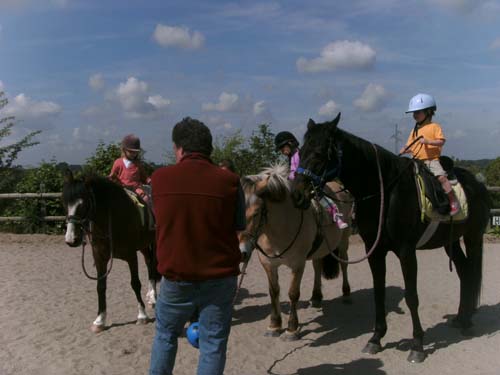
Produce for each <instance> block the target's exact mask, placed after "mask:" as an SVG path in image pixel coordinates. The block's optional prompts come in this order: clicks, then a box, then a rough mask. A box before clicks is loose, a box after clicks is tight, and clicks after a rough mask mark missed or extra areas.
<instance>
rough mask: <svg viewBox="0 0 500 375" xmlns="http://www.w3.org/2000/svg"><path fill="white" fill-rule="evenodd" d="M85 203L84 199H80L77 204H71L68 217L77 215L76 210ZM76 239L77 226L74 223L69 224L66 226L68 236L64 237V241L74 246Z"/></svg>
mask: <svg viewBox="0 0 500 375" xmlns="http://www.w3.org/2000/svg"><path fill="white" fill-rule="evenodd" d="M82 203H83V200H82V199H78V200H77V201H76V202H74V203H72V204H70V205H69V206H68V217H70V216H73V215H75V214H76V210H77V209H78V207H79V206H80V205H81V204H82ZM75 239H76V230H75V224H74V223H67V224H66V234H65V236H64V240H65V241H66V243H68V244H72V243H74V242H75Z"/></svg>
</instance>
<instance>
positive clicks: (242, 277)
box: [233, 253, 251, 306]
mask: <svg viewBox="0 0 500 375" xmlns="http://www.w3.org/2000/svg"><path fill="white" fill-rule="evenodd" d="M250 255H251V253H250ZM249 262H250V257H248V259H247V260H246V261H245V262H243V266H241V271H240V272H241V276H240V281H239V282H238V286H237V287H236V292H234V298H233V306H234V304H235V303H236V299H237V298H238V293H239V292H240V289H241V284H243V279H244V277H245V275H246V274H247V266H248V263H249Z"/></svg>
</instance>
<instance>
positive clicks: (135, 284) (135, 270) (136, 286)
mask: <svg viewBox="0 0 500 375" xmlns="http://www.w3.org/2000/svg"><path fill="white" fill-rule="evenodd" d="M127 263H128V267H129V269H130V285H131V286H132V289H133V290H134V293H135V297H136V298H137V302H138V303H139V304H138V306H137V307H138V309H139V312H138V314H137V324H145V323H147V321H148V316H147V315H146V306H145V305H144V302H143V300H142V296H141V280H140V279H139V266H138V263H137V253H136V252H135V251H134V253H133V255H132V256H131V257H130V258H129V259H128V260H127Z"/></svg>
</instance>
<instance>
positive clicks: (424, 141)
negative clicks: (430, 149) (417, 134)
mask: <svg viewBox="0 0 500 375" xmlns="http://www.w3.org/2000/svg"><path fill="white" fill-rule="evenodd" d="M420 143H422V144H423V145H428V144H429V141H428V140H427V139H425V138H424V137H422V138H420Z"/></svg>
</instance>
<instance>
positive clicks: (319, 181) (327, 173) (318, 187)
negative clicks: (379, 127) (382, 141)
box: [297, 137, 384, 264]
mask: <svg viewBox="0 0 500 375" xmlns="http://www.w3.org/2000/svg"><path fill="white" fill-rule="evenodd" d="M332 138H333V137H330V139H329V145H328V159H327V162H326V165H325V170H324V171H323V174H322V176H321V177H319V176H318V175H316V174H314V173H313V172H312V171H310V170H308V169H305V168H298V169H297V173H299V174H302V175H304V176H306V177H308V178H309V179H310V180H311V185H312V187H313V189H314V198H315V199H316V200H319V199H320V198H321V196H322V195H323V194H324V192H323V188H324V187H325V184H326V183H327V182H328V181H330V180H332V179H334V178H335V177H339V176H340V171H341V166H342V149H341V148H340V145H337V147H334V149H335V151H336V153H337V158H338V163H337V165H335V166H332V165H331V163H332V160H333V159H332V152H333V150H332V145H333V139H332ZM371 146H372V147H373V151H374V153H375V160H376V163H377V172H378V178H379V185H380V186H379V189H380V192H379V193H378V194H374V195H373V196H377V195H380V209H379V219H378V228H377V236H376V238H375V242H374V243H373V244H372V247H371V248H370V250H367V251H366V255H364V256H362V257H361V258H359V259H356V260H345V259H342V258H340V257H338V256H337V255H336V254H335V253H334V252H333V250H334V249H331V248H330V244H329V243H328V239H327V238H326V237H325V241H326V243H327V246H328V249H329V250H330V254H331V255H332V256H333V257H334V258H335V259H336V260H338V261H339V262H342V263H346V264H355V263H360V262H362V261H364V260H366V259H368V258H369V257H370V255H372V253H373V252H374V251H375V249H376V247H377V246H378V243H379V241H380V235H381V233H382V225H383V218H384V179H383V177H382V170H381V168H380V160H379V156H378V150H377V146H375V145H374V144H373V143H371ZM299 169H300V171H299Z"/></svg>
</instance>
